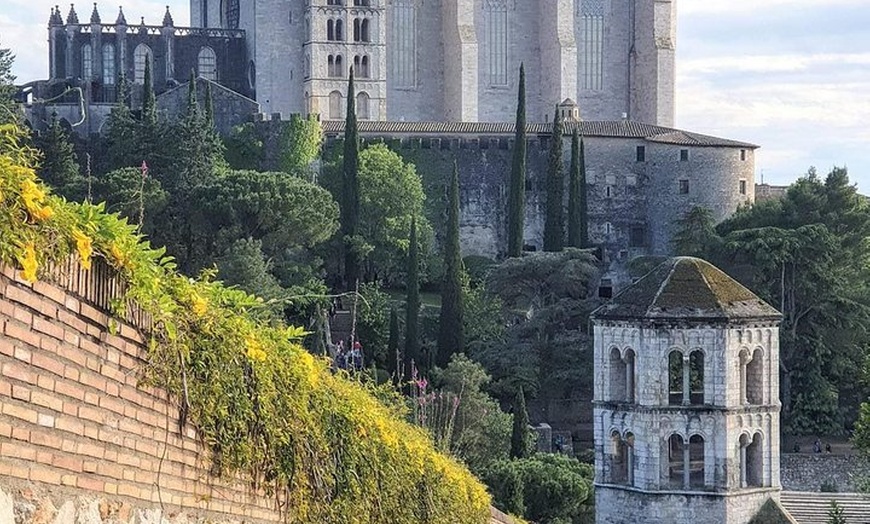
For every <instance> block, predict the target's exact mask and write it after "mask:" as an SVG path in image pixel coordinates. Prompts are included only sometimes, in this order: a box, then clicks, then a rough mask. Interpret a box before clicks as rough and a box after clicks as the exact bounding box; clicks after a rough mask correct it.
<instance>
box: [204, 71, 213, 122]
mask: <svg viewBox="0 0 870 524" xmlns="http://www.w3.org/2000/svg"><path fill="white" fill-rule="evenodd" d="M205 123H206V125H207V126H208V127H209V128H212V127H214V100H213V99H212V94H211V82H206V83H205Z"/></svg>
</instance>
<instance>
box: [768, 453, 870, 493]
mask: <svg viewBox="0 0 870 524" xmlns="http://www.w3.org/2000/svg"><path fill="white" fill-rule="evenodd" d="M780 475H781V477H782V489H784V490H788V491H820V489H821V487H822V484H830V485H832V486H833V487H835V489H836V490H837V491H840V492H853V491H857V486H856V482H855V481H856V478H857V477H858V476H870V463H868V462H867V461H866V460H862V459H861V458H860V457H858V456H856V455H830V454H827V453H825V454H818V455H811V454H808V453H783V455H782V457H781V459H780Z"/></svg>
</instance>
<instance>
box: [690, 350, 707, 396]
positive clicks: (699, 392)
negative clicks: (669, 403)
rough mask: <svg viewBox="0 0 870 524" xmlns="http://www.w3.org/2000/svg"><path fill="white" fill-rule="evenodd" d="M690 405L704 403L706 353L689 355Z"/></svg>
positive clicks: (698, 352) (699, 351)
mask: <svg viewBox="0 0 870 524" xmlns="http://www.w3.org/2000/svg"><path fill="white" fill-rule="evenodd" d="M688 371H689V404H692V405H695V406H697V405H700V404H703V403H704V352H703V351H701V350H695V351H692V353H691V354H689V370H688Z"/></svg>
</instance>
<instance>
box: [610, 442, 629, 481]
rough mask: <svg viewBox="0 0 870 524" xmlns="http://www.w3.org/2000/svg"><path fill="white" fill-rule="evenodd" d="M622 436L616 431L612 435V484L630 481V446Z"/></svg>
mask: <svg viewBox="0 0 870 524" xmlns="http://www.w3.org/2000/svg"><path fill="white" fill-rule="evenodd" d="M626 444H627V443H626V442H625V441H624V440H622V437H621V436H620V435H619V433H617V432H616V431H614V432H613V433H611V435H610V479H609V480H610V482H611V483H612V484H627V483H628V463H629V460H628V446H627V445H626Z"/></svg>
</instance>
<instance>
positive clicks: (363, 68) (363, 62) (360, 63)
mask: <svg viewBox="0 0 870 524" xmlns="http://www.w3.org/2000/svg"><path fill="white" fill-rule="evenodd" d="M353 74H354V76H356V77H357V78H370V77H371V76H370V75H371V73H370V72H369V57H368V56H359V55H356V56H355V57H353Z"/></svg>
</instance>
